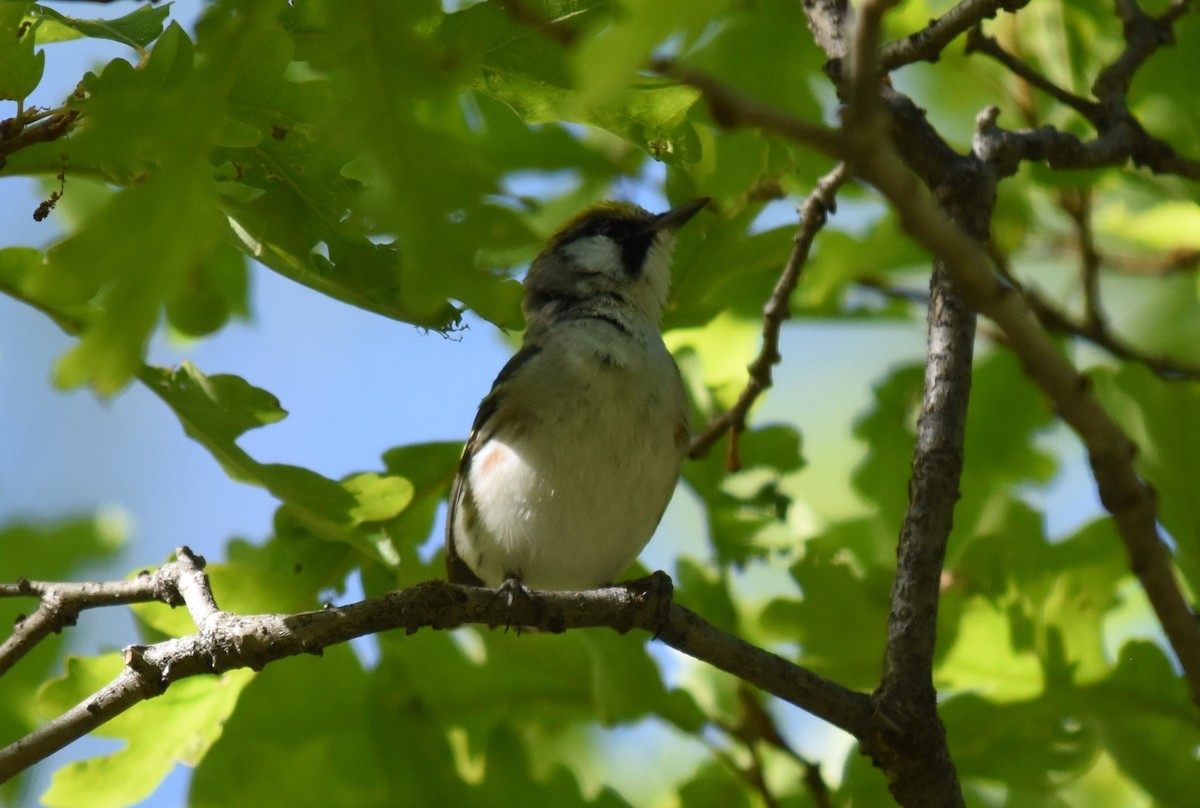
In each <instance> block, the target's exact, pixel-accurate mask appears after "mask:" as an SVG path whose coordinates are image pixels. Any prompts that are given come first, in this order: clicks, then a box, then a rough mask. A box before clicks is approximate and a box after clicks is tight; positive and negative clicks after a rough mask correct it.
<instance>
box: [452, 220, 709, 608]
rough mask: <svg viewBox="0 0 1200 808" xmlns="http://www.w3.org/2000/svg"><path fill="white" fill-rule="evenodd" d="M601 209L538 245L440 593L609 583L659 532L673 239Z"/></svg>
mask: <svg viewBox="0 0 1200 808" xmlns="http://www.w3.org/2000/svg"><path fill="white" fill-rule="evenodd" d="M707 202H708V199H697V200H694V201H692V202H688V203H686V204H684V205H680V206H679V207H676V208H673V209H671V210H669V211H667V212H666V213H661V214H658V215H654V214H651V213H649V212H647V211H646V210H643V209H642V208H640V207H638V206H637V205H630V204H624V203H618V202H606V203H602V204H599V205H596V206H594V207H591V208H589V209H587V210H585V211H584V212H583V213H581V214H579V215H578V216H576V217H575V218H574V219H572V220H571V221H569V222H568V223H567V224H566V225H564V226H563V227H562V229H560V230H559V231H558V232H557V233H555V234H554V236H553V237H552V238H551V239H550V242H549V244H547V245H546V247H545V248H544V249H543V250H542V252H541V253H540V254H539V255H538V257H537V258H536V259H535V260H534V262H533V265H532V266H531V267H530V270H529V274H528V276H527V277H526V279H525V298H524V302H523V309H524V312H525V319H526V322H527V330H526V331H525V337H524V341H523V342H522V345H521V349H520V350H519V351H518V352H517V353H516V354H515V355H514V356H513V357H512V359H510V360H509V362H508V364H506V365H505V366H504V368H503V370H501V371H500V375H499V376H497V377H496V381H495V383H494V384H493V385H492V390H491V392H490V393H488V395H487V396H486V397H485V398H484V399H483V402H482V403H481V404H480V405H479V413H478V415H476V417H475V423H474V426H473V427H472V430H471V437H470V439H469V440H468V441H467V445H466V448H465V449H464V451H463V457H462V462H461V464H460V466H459V470H458V476H457V478H456V479H455V481H454V487H453V490H452V493H451V497H450V513H449V517H448V519H447V524H446V566H447V569H448V572H449V577H450V580H451V581H453V582H455V583H462V584H474V585H486V586H493V587H495V586H501V585H505V586H509V585H512V584H514V583H515V584H517V585H519V586H520V587H521V588H532V589H589V588H593V587H597V586H602V585H605V584H610V583H613V582H614V581H615V580H616V578H617V576H618V575H620V574H621V573H622V572H624V571H625V569H626V568H627V567H628V566H629V565H630V564H631V563H633V560H634V559H635V558H637V555H638V553H640V552H641V550H642V548H643V547H645V546H646V542H648V541H649V540H650V536H651V534H652V533H653V532H654V529H655V527H657V525H658V522H659V520H660V519H662V515H663V511H664V510H665V509H666V507H667V502H668V501H669V500H670V498H671V494H672V492H673V491H674V490H675V482H676V480H677V479H678V477H679V466H680V463H681V461H682V459H683V456H684V453H685V452H686V451H687V446H688V439H689V429H688V402H687V397H686V395H685V393H684V389H683V382H682V380H681V378H680V375H679V369H678V368H677V367H676V365H675V360H674V359H672V358H671V354H670V353H669V352H668V351H667V348H666V346H665V345H664V344H663V340H662V333H661V331H660V329H659V320H660V319H661V317H662V312H663V306H664V305H665V304H666V302H667V293H668V291H669V289H670V283H671V250H672V248H673V247H674V243H675V232H676V230H678V229H679V228H680V227H681V226H682V225H683V224H684V223H685V222H687V221H688V220H689V219H691V218H692V217H693V216H694V215H695V214H696V213H697V212H698V211H699V210H700V209H701V208H702V207H704V205H705V204H707Z"/></svg>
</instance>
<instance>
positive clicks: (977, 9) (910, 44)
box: [878, 0, 1029, 73]
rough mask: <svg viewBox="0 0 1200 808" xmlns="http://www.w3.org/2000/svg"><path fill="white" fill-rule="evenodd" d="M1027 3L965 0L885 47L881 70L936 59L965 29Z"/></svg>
mask: <svg viewBox="0 0 1200 808" xmlns="http://www.w3.org/2000/svg"><path fill="white" fill-rule="evenodd" d="M1027 5H1029V0H962V2H961V3H959V4H958V5H957V6H954V8H952V9H950V10H949V11H947V12H946V13H945V14H943V15H942V16H940V17H938V18H937V19H936V20H933V21H931V22H930V23H929V25H927V26H925V27H924V28H923V29H921V30H920V31H917V32H916V33H914V34H909V35H908V36H906V37H905V38H904V39H901V40H897V41H896V42H892V43H890V44H888V45H885V46H883V48H881V49H880V51H879V59H878V64H879V69H880V70H881V71H882V72H885V73H887V72H890V71H892V70H895V69H896V68H897V67H902V66H904V65H906V64H911V63H912V62H936V61H937V60H938V59H939V58H941V55H942V51H943V50H945V48H946V46H947V45H949V44H950V43H951V42H953V41H954V40H955V39H956V38H957V37H958V36H959V35H960V34H962V33H963V32H964V31H967V30H969V29H973V28H975V27H976V26H978V25H979V23H980V22H981V21H982V20H986V19H991V18H992V17H995V16H996V14H997V12H1000V11H1007V12H1010V13H1015V12H1017V11H1020V10H1021V9H1023V8H1025V6H1027Z"/></svg>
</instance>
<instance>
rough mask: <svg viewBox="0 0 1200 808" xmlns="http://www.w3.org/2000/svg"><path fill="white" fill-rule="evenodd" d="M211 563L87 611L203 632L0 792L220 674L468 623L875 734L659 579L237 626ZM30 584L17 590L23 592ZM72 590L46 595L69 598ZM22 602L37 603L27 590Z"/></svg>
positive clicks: (2, 753) (138, 650)
mask: <svg viewBox="0 0 1200 808" xmlns="http://www.w3.org/2000/svg"><path fill="white" fill-rule="evenodd" d="M202 565H203V559H201V558H199V557H197V556H194V555H192V554H191V553H190V551H188V550H187V549H186V548H180V550H179V560H178V561H177V562H176V563H174V564H168V565H166V566H165V567H163V568H162V569H161V570H159V572H157V573H155V574H154V575H151V576H148V577H149V579H151V580H155V581H159V582H160V589H161V591H159V592H156V591H155V589H154V587H152V586H150V585H149V584H148V583H146V582H144V581H142V579H141V578H139V579H138V582H140V584H141V585H140V587H139V588H137V589H136V590H133V591H131V592H130V593H114V591H113V589H112V588H111V587H105V586H104V585H93V586H99V587H100V588H98V589H95V590H94V596H93V597H92V599H91V600H87V599H84V601H83V602H77V604H76V606H77V608H90V607H94V606H101V605H113V604H115V603H128V602H137V601H144V600H164V601H165V602H177V601H176V600H174V595H173V594H171V593H178V596H179V597H181V598H182V600H183V601H184V603H186V605H187V608H188V611H189V612H190V614H191V615H192V618H193V620H195V621H196V628H197V630H196V633H194V634H191V635H189V636H187V637H182V638H179V639H172V640H167V641H164V642H160V643H155V644H154V645H148V646H140V645H132V646H129V647H128V648H126V649H125V651H124V654H125V663H126V665H125V668H124V669H123V670H122V671H121V673H120V675H118V676H117V678H116V679H114V680H113V681H112V682H111V683H109V684H108V685H107V686H105V687H104V688H103V689H101V690H100V691H98V692H97V693H95V694H93V695H92V696H90V697H88V698H87V699H85V700H84V701H83V702H81V703H80V704H78V705H76V706H75V707H73V708H72V709H70V710H69V711H67V712H66V713H64V714H63V715H61V716H59V717H57V718H55V719H53V720H52V721H50V722H49V723H47V724H45V725H44V726H42V727H40V728H39V729H38V730H36V731H35V732H33V733H31V734H30V735H28V736H27V737H25V738H22V739H21V740H19V741H17V742H16V743H14V744H12V745H10V746H8V747H7V748H5V749H2V750H0V782H4V781H6V780H8V779H9V778H11V777H13V776H14V775H16V774H17V773H19V772H21V771H22V770H24V769H26V768H28V767H29V766H31V765H33V764H34V763H36V762H38V761H40V760H43V759H45V758H46V757H47V756H48V755H50V754H53V753H54V752H55V751H57V750H59V749H62V748H63V747H64V746H66V745H67V744H69V743H71V742H73V741H75V740H77V739H78V738H80V737H82V736H83V735H85V734H86V733H88V732H90V731H91V730H93V729H95V728H96V727H98V726H100V725H101V724H104V723H105V722H107V721H110V720H112V719H113V718H115V717H116V716H118V715H120V714H121V713H123V712H125V711H126V710H128V709H129V708H130V707H133V706H134V705H136V704H137V703H139V702H141V701H145V700H146V699H150V698H153V697H155V696H157V695H160V694H161V693H163V692H164V691H166V689H167V688H168V687H169V686H170V685H171V684H173V683H174V682H177V681H179V680H181V679H185V678H188V677H191V676H199V675H205V674H220V673H223V672H225V671H230V670H235V669H238V668H252V669H255V670H258V669H261V668H263V667H264V666H266V665H267V664H269V663H271V662H274V661H276V660H279V659H283V658H285V657H289V656H296V655H298V654H319V653H321V651H322V649H324V648H326V647H328V646H331V645H336V644H339V643H344V642H346V641H348V640H351V639H353V638H355V637H361V636H364V635H366V634H374V633H378V632H380V631H389V630H392V629H404V630H405V631H406V632H407V633H409V634H412V633H413V632H415V631H417V630H418V629H421V628H427V627H429V628H437V629H448V628H454V627H456V626H461V625H466V624H469V623H478V624H483V625H490V626H496V625H508V624H512V625H519V626H532V627H537V628H539V629H543V630H546V631H552V632H561V631H565V630H567V629H571V628H597V627H608V628H613V629H615V630H617V631H619V632H622V633H624V632H626V631H629V630H630V629H634V628H637V629H642V630H644V631H646V632H649V633H650V634H652V635H654V636H655V637H656V638H657V639H659V640H660V641H662V642H663V643H665V644H667V645H669V646H671V647H672V648H675V649H676V650H678V651H681V652H683V653H685V654H688V655H689V656H692V657H695V658H696V659H699V660H701V661H704V662H708V663H709V664H711V665H713V666H714V667H717V668H720V669H721V670H724V671H727V672H729V673H732V674H733V675H735V676H737V677H738V678H740V679H743V680H745V681H746V682H749V683H751V684H753V685H755V686H757V687H760V688H762V689H763V690H765V691H766V692H768V693H770V694H772V695H774V696H777V697H779V698H781V699H783V700H784V701H788V702H790V703H792V704H795V705H797V706H799V707H800V708H801V709H804V710H807V711H808V712H810V713H812V714H813V715H816V716H818V717H819V718H823V719H824V720H826V721H829V722H830V723H832V724H834V725H836V726H839V727H841V728H842V729H844V730H846V731H847V732H850V733H853V734H865V732H866V730H867V727H868V726H869V724H870V715H871V704H870V699H869V697H868V696H866V695H864V694H862V693H856V692H854V691H851V690H848V689H846V688H844V687H842V686H840V685H838V684H836V683H834V682H830V681H828V680H826V679H823V678H821V677H819V676H817V675H815V674H813V673H811V672H810V671H807V670H805V669H804V668H801V667H799V666H797V665H795V664H793V663H791V662H789V661H787V660H786V659H784V658H782V657H780V656H776V655H775V654H772V653H770V652H768V651H765V650H763V649H761V648H758V647H756V646H753V645H751V644H749V643H747V642H745V641H743V640H740V639H738V638H737V637H733V636H731V635H729V634H726V633H725V632H723V631H721V630H720V629H717V628H715V627H714V626H712V625H711V624H710V623H708V622H706V621H705V620H704V619H702V618H701V617H699V616H698V615H696V614H695V613H693V612H691V611H689V610H687V609H685V608H683V607H682V606H679V605H677V604H674V603H672V602H671V583H670V579H669V578H668V577H667V576H666V575H664V574H662V573H656V574H655V575H652V576H650V577H649V578H645V579H642V580H640V581H632V582H630V583H627V584H623V585H620V586H612V587H607V588H605V589H596V590H591V591H586V592H539V593H535V594H534V597H533V598H531V599H520V598H518V599H516V600H514V601H513V603H512V604H511V605H509V604H508V602H507V600H506V599H505V598H503V597H500V596H499V595H498V593H497V591H496V590H491V589H481V588H476V587H470V586H458V585H456V584H449V583H444V582H441V581H430V582H427V583H424V584H419V585H417V586H414V587H412V588H409V589H403V590H398V591H396V592H391V593H389V594H387V595H384V596H382V597H378V598H373V599H371V600H365V601H361V602H359V603H354V604H351V605H348V606H342V607H337V608H328V609H322V610H320V611H314V612H303V613H300V614H263V615H236V614H230V613H228V612H223V611H220V610H219V609H218V608H217V607H216V602H215V600H214V598H213V595H212V590H211V589H210V588H209V584H208V579H207V576H205V575H204V573H203V572H202V571H201V567H202ZM20 586H21V585H14V586H12V587H8V588H7V591H9V592H12V591H15V590H17V589H18V588H19V587H20ZM72 586H84V585H71V584H49V585H45V587H46V591H47V592H63V591H68V590H70V589H71V587H72ZM17 594H31V592H30V591H29V590H28V587H27V586H26V587H25V588H24V589H22V590H21V591H19V592H17Z"/></svg>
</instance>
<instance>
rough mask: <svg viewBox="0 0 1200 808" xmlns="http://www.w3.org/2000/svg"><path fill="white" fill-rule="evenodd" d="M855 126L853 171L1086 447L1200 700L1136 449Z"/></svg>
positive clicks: (1192, 649) (1194, 636)
mask: <svg viewBox="0 0 1200 808" xmlns="http://www.w3.org/2000/svg"><path fill="white" fill-rule="evenodd" d="M868 120H869V119H868ZM856 129H857V133H856V134H855V135H854V136H851V137H849V138H848V140H849V141H850V143H851V150H852V152H853V154H854V159H853V160H852V162H851V165H852V167H853V168H854V169H855V172H856V174H857V175H858V176H860V177H862V178H863V179H865V180H866V181H867V182H869V183H871V184H872V185H874V186H875V187H876V188H877V189H878V190H879V191H880V192H881V193H882V194H883V195H884V196H885V197H886V198H887V199H888V201H889V202H890V203H891V205H892V207H893V209H894V210H895V211H896V212H897V215H898V216H899V217H900V222H901V225H902V226H903V227H904V229H905V230H906V231H907V232H908V233H909V234H910V235H911V236H913V238H915V239H916V240H917V241H918V242H920V243H921V244H922V245H923V246H925V247H926V249H928V250H930V251H931V252H932V253H933V254H934V255H936V256H938V257H939V258H941V259H943V260H944V261H946V263H947V266H948V267H949V268H950V270H951V274H952V276H953V281H954V285H955V288H956V289H957V290H958V292H959V293H960V294H961V295H962V296H963V297H964V298H965V299H966V300H967V302H968V303H969V304H970V305H971V306H972V307H973V308H975V309H976V310H977V311H979V312H980V313H981V314H983V315H985V316H986V317H988V318H989V319H991V320H992V321H993V322H995V323H996V325H997V326H999V328H1000V330H1001V331H1003V332H1004V334H1005V335H1006V337H1007V338H1008V340H1009V344H1010V345H1011V347H1012V349H1013V350H1014V351H1015V352H1016V353H1017V355H1018V356H1019V357H1020V359H1021V362H1022V364H1023V365H1024V367H1025V371H1026V373H1027V374H1028V375H1029V376H1030V378H1031V379H1033V381H1034V382H1035V383H1036V384H1037V385H1038V386H1039V387H1041V388H1042V390H1043V392H1045V394H1046V395H1047V396H1048V397H1049V398H1050V400H1051V401H1052V402H1053V403H1054V405H1055V407H1056V408H1057V409H1058V412H1059V414H1060V415H1061V416H1062V418H1063V420H1065V421H1066V422H1067V424H1068V425H1070V426H1071V428H1072V429H1073V430H1074V431H1075V432H1076V433H1077V434H1078V435H1079V436H1080V438H1081V439H1082V440H1083V442H1084V444H1085V445H1086V446H1087V447H1088V452H1089V455H1090V458H1091V464H1092V471H1093V474H1094V475H1095V478H1096V482H1097V486H1098V488H1099V491H1100V498H1101V501H1102V503H1103V504H1104V506H1105V507H1106V508H1107V509H1108V511H1109V512H1110V513H1111V514H1112V515H1113V518H1114V520H1115V521H1116V524H1117V527H1118V530H1119V531H1120V534H1121V537H1122V539H1123V540H1124V542H1125V545H1126V548H1127V550H1128V552H1129V556H1130V566H1131V568H1132V570H1133V572H1134V574H1135V575H1137V576H1138V579H1139V581H1140V582H1141V584H1142V586H1143V588H1144V589H1145V591H1146V594H1147V596H1148V598H1149V599H1150V602H1151V604H1152V606H1153V608H1154V611H1155V614H1156V615H1157V617H1158V619H1159V621H1160V623H1161V624H1162V626H1163V630H1164V632H1165V633H1166V635H1167V638H1168V640H1169V642H1170V643H1171V646H1172V648H1173V649H1174V650H1175V653H1176V654H1177V655H1178V657H1179V660H1180V663H1181V665H1182V667H1183V669H1184V674H1185V676H1186V678H1187V680H1188V683H1189V685H1190V687H1191V689H1192V694H1193V699H1194V700H1195V701H1196V702H1197V704H1200V621H1198V620H1197V619H1196V615H1195V614H1194V613H1193V612H1192V610H1191V609H1190V608H1189V606H1188V604H1187V601H1186V600H1185V599H1184V597H1183V595H1182V593H1181V591H1180V588H1179V584H1178V581H1177V580H1176V578H1175V574H1174V571H1173V569H1172V567H1171V558H1170V554H1169V552H1168V551H1167V548H1166V545H1165V544H1164V542H1163V540H1162V537H1161V535H1160V534H1159V532H1158V528H1157V524H1156V521H1155V501H1154V494H1153V492H1152V491H1151V490H1150V489H1149V487H1148V486H1147V485H1146V484H1145V483H1144V482H1143V481H1142V480H1141V479H1140V478H1139V477H1138V475H1137V472H1136V470H1135V468H1134V463H1133V459H1134V456H1135V455H1136V447H1135V446H1134V444H1133V443H1132V441H1130V440H1129V438H1128V436H1126V435H1125V433H1124V432H1123V431H1122V430H1121V428H1120V427H1119V426H1118V425H1117V423H1116V422H1115V421H1113V419H1112V417H1111V416H1109V414H1108V413H1107V412H1106V411H1105V410H1104V408H1103V407H1102V406H1101V405H1100V403H1099V402H1098V401H1097V400H1096V398H1095V396H1093V395H1092V394H1091V392H1090V389H1089V384H1088V382H1087V380H1086V379H1085V378H1084V377H1083V376H1081V375H1079V373H1078V372H1076V370H1075V369H1074V368H1073V367H1072V366H1071V365H1070V363H1069V362H1067V361H1066V359H1064V358H1063V357H1062V356H1061V355H1060V354H1059V353H1058V351H1057V349H1056V348H1055V346H1054V344H1053V343H1052V342H1051V341H1050V339H1049V338H1048V337H1047V336H1046V334H1045V332H1044V331H1043V330H1042V329H1041V328H1040V327H1039V326H1038V322H1037V319H1036V318H1035V316H1034V314H1033V312H1032V311H1031V310H1030V308H1029V306H1028V304H1026V303H1025V301H1024V300H1023V299H1022V298H1021V296H1020V295H1019V294H1017V293H1016V292H1015V291H1014V290H1013V289H1012V288H1011V287H1010V286H1008V285H1007V284H1005V283H1003V282H1002V281H1000V279H998V278H997V277H996V274H995V273H994V272H993V271H992V268H991V265H990V263H989V261H988V258H987V255H986V254H985V252H984V251H983V249H982V248H981V247H980V246H979V244H978V243H977V242H976V241H975V240H973V239H972V238H971V237H970V236H968V235H967V234H966V233H964V232H963V231H962V230H961V229H960V228H959V227H957V226H955V224H954V223H953V222H952V221H951V220H950V219H949V218H947V216H946V215H945V214H944V213H943V212H942V211H941V210H939V209H938V208H937V206H936V205H935V204H934V202H933V201H932V200H931V199H929V198H928V197H927V196H926V195H924V194H923V193H922V192H921V190H920V188H919V186H918V183H917V181H916V178H915V177H913V176H912V174H910V173H909V172H908V170H907V169H906V168H905V166H904V164H903V163H902V161H901V160H900V158H899V156H898V155H897V154H896V152H895V150H894V149H893V148H892V146H891V144H890V143H889V142H888V140H887V138H886V136H885V134H884V133H883V132H881V131H879V129H878V127H872V126H869V125H863V126H858V127H856Z"/></svg>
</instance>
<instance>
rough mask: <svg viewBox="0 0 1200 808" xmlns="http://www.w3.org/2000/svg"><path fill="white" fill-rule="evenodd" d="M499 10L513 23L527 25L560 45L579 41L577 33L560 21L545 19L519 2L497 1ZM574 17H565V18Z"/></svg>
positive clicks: (563, 20)
mask: <svg viewBox="0 0 1200 808" xmlns="http://www.w3.org/2000/svg"><path fill="white" fill-rule="evenodd" d="M497 2H498V3H499V5H500V8H502V9H504V11H505V12H506V13H507V14H508V16H510V17H512V18H513V19H514V20H515V21H517V22H519V23H521V24H523V25H527V26H528V27H530V28H532V29H533V30H535V31H537V32H538V33H540V34H542V35H543V36H545V37H547V38H549V39H553V40H554V41H555V42H558V43H560V44H562V45H573V44H575V43H576V42H577V41H578V40H579V31H578V30H576V29H575V28H574V27H572V26H571V25H570V24H569V23H567V22H565V19H566V18H565V17H564V18H562V19H551V18H549V17H545V16H543V15H542V13H541V12H539V11H538V10H537V9H533V8H530V7H529V6H527V5H525V3H523V2H521V0H497ZM570 16H574V15H567V17H570Z"/></svg>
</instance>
